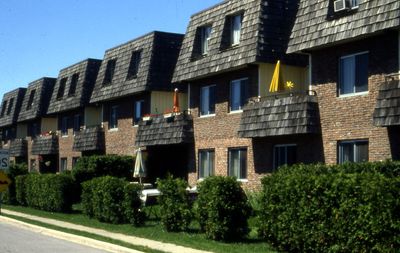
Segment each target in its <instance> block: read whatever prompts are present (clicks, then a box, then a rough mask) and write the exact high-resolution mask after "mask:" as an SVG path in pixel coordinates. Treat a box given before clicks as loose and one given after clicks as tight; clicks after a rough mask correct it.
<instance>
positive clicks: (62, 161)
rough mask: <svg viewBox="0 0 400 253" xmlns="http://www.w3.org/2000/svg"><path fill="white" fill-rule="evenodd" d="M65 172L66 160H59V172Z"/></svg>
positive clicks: (64, 158)
mask: <svg viewBox="0 0 400 253" xmlns="http://www.w3.org/2000/svg"><path fill="white" fill-rule="evenodd" d="M66 170H67V158H66V157H63V158H61V159H60V172H63V171H66Z"/></svg>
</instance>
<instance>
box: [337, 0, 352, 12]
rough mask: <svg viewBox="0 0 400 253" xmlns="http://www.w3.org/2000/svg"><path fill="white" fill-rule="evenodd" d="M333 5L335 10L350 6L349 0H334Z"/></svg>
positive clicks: (342, 9)
mask: <svg viewBox="0 0 400 253" xmlns="http://www.w3.org/2000/svg"><path fill="white" fill-rule="evenodd" d="M333 5H334V6H333V7H334V11H335V12H340V11H344V10H347V9H349V8H350V1H349V0H336V1H335V2H333Z"/></svg>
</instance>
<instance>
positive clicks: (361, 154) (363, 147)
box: [354, 142, 368, 162]
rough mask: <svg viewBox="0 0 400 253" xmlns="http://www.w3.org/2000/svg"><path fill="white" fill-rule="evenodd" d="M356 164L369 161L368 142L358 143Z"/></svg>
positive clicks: (356, 146)
mask: <svg viewBox="0 0 400 253" xmlns="http://www.w3.org/2000/svg"><path fill="white" fill-rule="evenodd" d="M354 153H355V157H354V159H355V162H367V161H368V142H358V143H356V145H355V151H354Z"/></svg>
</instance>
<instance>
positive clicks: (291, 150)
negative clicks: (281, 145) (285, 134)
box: [286, 146, 297, 165]
mask: <svg viewBox="0 0 400 253" xmlns="http://www.w3.org/2000/svg"><path fill="white" fill-rule="evenodd" d="M296 149H297V147H296V146H288V147H287V148H286V164H287V165H293V164H295V163H296V162H297V157H296V153H297V152H296Z"/></svg>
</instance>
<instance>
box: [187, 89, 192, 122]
mask: <svg viewBox="0 0 400 253" xmlns="http://www.w3.org/2000/svg"><path fill="white" fill-rule="evenodd" d="M187 100H188V101H187V103H188V110H187V111H188V114H189V115H190V114H192V113H191V110H190V109H191V108H190V106H191V105H190V83H188V99H187Z"/></svg>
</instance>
